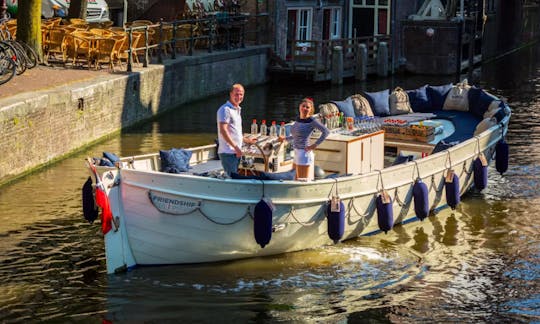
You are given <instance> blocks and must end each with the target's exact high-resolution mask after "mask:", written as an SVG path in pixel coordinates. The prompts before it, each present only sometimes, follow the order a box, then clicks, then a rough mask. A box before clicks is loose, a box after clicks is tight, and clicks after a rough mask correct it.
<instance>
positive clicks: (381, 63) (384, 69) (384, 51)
mask: <svg viewBox="0 0 540 324" xmlns="http://www.w3.org/2000/svg"><path fill="white" fill-rule="evenodd" d="M377 75H378V76H380V77H387V76H388V44H387V43H386V42H380V43H379V47H378V48H377Z"/></svg>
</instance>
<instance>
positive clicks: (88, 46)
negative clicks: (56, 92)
mask: <svg viewBox="0 0 540 324" xmlns="http://www.w3.org/2000/svg"><path fill="white" fill-rule="evenodd" d="M65 38H66V40H68V43H70V44H69V45H70V46H69V48H68V51H67V56H68V57H69V56H71V58H72V64H73V65H76V64H77V62H78V61H79V62H81V61H82V62H83V63H84V61H86V64H87V65H88V68H90V67H91V66H92V63H93V55H94V51H95V45H94V44H95V40H96V36H95V35H94V34H92V33H89V32H86V31H74V32H73V33H71V34H70V35H67V36H66V37H65ZM71 41H72V43H71Z"/></svg>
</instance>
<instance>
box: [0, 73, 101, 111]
mask: <svg viewBox="0 0 540 324" xmlns="http://www.w3.org/2000/svg"><path fill="white" fill-rule="evenodd" d="M108 74H110V72H109V71H108V70H107V69H106V68H104V69H101V70H88V69H83V68H64V67H48V66H42V65H39V66H37V67H35V68H33V69H30V70H26V71H25V72H24V73H23V74H21V75H16V76H14V77H13V79H11V80H10V81H9V82H8V83H4V84H2V85H0V99H6V98H8V97H10V96H15V95H18V94H21V93H24V92H34V91H39V90H47V89H52V88H54V87H58V86H63V85H68V84H71V83H74V82H78V81H87V80H90V79H92V78H97V77H100V76H104V75H108ZM0 108H1V107H0Z"/></svg>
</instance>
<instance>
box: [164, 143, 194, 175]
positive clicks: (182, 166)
mask: <svg viewBox="0 0 540 324" xmlns="http://www.w3.org/2000/svg"><path fill="white" fill-rule="evenodd" d="M191 154H192V152H191V151H187V150H183V149H175V148H173V149H170V150H169V151H163V150H160V151H159V157H160V158H161V171H162V172H168V173H180V172H186V171H188V170H189V160H190V159H191Z"/></svg>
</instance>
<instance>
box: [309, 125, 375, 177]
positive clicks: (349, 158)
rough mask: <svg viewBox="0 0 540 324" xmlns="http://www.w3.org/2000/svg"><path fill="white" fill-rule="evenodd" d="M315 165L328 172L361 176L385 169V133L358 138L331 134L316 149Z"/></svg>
mask: <svg viewBox="0 0 540 324" xmlns="http://www.w3.org/2000/svg"><path fill="white" fill-rule="evenodd" d="M315 165H317V166H319V167H321V168H323V169H324V170H325V171H326V172H333V173H339V174H361V173H367V172H371V171H374V170H382V169H383V167H384V131H377V132H374V133H370V134H361V135H358V136H354V135H344V134H330V136H328V137H327V138H326V140H325V141H324V142H322V143H321V145H319V146H318V147H317V148H316V149H315Z"/></svg>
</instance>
